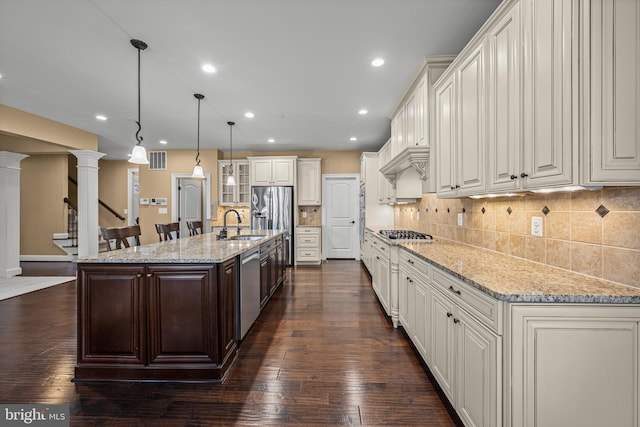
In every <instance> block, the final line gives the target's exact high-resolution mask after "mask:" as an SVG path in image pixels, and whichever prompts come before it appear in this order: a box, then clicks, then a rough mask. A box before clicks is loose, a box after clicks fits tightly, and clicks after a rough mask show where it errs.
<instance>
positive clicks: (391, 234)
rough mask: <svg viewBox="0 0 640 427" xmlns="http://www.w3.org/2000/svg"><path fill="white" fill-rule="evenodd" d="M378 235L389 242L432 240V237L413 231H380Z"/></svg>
mask: <svg viewBox="0 0 640 427" xmlns="http://www.w3.org/2000/svg"><path fill="white" fill-rule="evenodd" d="M380 234H381V235H382V236H384V237H386V238H387V239H389V240H418V241H420V240H421V241H432V240H433V236H432V235H430V234H425V233H420V232H418V231H413V230H380Z"/></svg>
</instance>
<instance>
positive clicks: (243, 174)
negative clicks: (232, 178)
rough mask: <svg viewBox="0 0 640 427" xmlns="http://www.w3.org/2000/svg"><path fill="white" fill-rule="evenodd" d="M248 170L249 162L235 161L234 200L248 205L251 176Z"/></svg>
mask: <svg viewBox="0 0 640 427" xmlns="http://www.w3.org/2000/svg"><path fill="white" fill-rule="evenodd" d="M249 171H250V168H249V162H238V163H236V166H235V173H236V186H235V187H236V194H237V196H236V201H237V203H238V204H239V205H242V206H249V203H250V202H251V179H250V178H251V176H250V173H249Z"/></svg>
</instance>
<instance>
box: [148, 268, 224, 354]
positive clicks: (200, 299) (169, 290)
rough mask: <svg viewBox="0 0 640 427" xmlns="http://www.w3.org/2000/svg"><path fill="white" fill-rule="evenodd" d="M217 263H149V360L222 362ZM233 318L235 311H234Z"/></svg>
mask: <svg viewBox="0 0 640 427" xmlns="http://www.w3.org/2000/svg"><path fill="white" fill-rule="evenodd" d="M215 268H216V266H215V265H202V266H187V265H185V266H181V265H177V264H172V265H170V266H161V265H153V266H150V267H149V269H148V270H149V273H150V277H149V278H148V280H149V285H148V333H149V337H148V340H149V364H150V365H153V364H166V363H198V362H201V363H216V364H218V363H220V361H221V357H220V355H221V353H220V351H219V349H218V347H217V345H216V344H217V343H216V342H215V337H216V335H217V334H218V331H216V329H215V328H216V327H217V325H219V320H218V316H219V313H218V312H217V307H218V298H219V296H218V294H217V292H216V275H215ZM226 314H227V315H231V317H232V319H231V320H232V321H233V312H232V313H231V314H229V313H226Z"/></svg>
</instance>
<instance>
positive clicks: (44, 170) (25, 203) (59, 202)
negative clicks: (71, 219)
mask: <svg viewBox="0 0 640 427" xmlns="http://www.w3.org/2000/svg"><path fill="white" fill-rule="evenodd" d="M67 162H68V156H67V154H61V155H56V156H52V155H46V156H31V157H27V158H26V159H24V160H23V161H22V162H21V168H22V170H21V172H20V254H21V255H64V252H63V251H62V250H60V248H58V247H57V246H55V245H54V244H53V240H52V239H53V233H62V232H65V231H67V217H66V210H65V208H64V203H63V199H64V198H65V197H66V196H67V187H68V179H67V176H68V166H67Z"/></svg>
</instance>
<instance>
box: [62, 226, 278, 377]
mask: <svg viewBox="0 0 640 427" xmlns="http://www.w3.org/2000/svg"><path fill="white" fill-rule="evenodd" d="M211 236H212V235H209V236H207V235H201V236H194V237H190V238H188V239H179V240H178V241H174V242H163V243H158V244H153V245H148V246H149V248H147V250H146V253H145V250H144V249H143V250H140V249H139V248H140V247H139V248H138V249H137V250H136V248H130V249H123V250H122V252H121V251H115V252H112V253H109V254H110V255H101V254H100V255H98V256H95V257H91V258H88V259H84V260H80V261H79V262H78V291H77V292H78V302H77V303H78V351H77V353H78V354H77V357H78V359H77V365H76V369H75V378H74V380H78V381H83V380H85V381H86V380H120V381H193V382H221V381H222V380H224V378H225V375H226V374H227V372H228V370H229V368H230V367H231V365H232V363H233V361H234V360H235V358H236V355H237V349H238V344H237V342H236V339H235V330H236V307H237V298H238V297H237V295H236V293H237V286H238V284H237V278H238V265H237V255H238V254H240V253H242V252H243V251H244V250H246V249H248V248H249V247H251V246H253V245H255V244H253V245H252V244H249V243H244V242H242V243H238V242H233V243H231V242H215V240H211V239H212V237H211ZM267 237H270V236H267ZM186 240H191V244H190V245H189V244H187V242H186ZM181 241H182V242H181ZM257 244H259V243H257ZM198 245H201V246H202V248H204V249H203V251H205V252H207V251H208V252H207V255H206V256H201V258H202V259H203V260H206V261H207V262H201V263H199V262H196V261H198V259H199V258H198V256H195V255H194V251H197V246H198ZM225 245H226V246H225ZM213 246H215V247H216V250H217V252H215V253H214V255H213V256H212V255H211V254H210V252H211V247H213ZM194 247H195V249H194ZM141 248H145V247H141ZM125 251H126V252H125ZM118 252H121V254H120V256H122V257H123V258H122V259H121V260H116V259H114V258H113V257H115V256H117V253H118ZM113 254H115V255H113ZM167 260H172V261H167ZM118 261H121V262H118ZM136 261H137V262H136ZM163 261H164V262H163Z"/></svg>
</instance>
